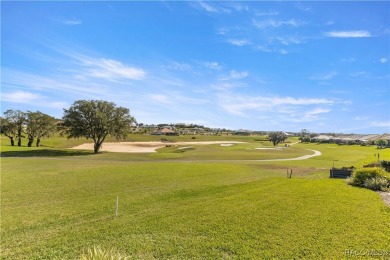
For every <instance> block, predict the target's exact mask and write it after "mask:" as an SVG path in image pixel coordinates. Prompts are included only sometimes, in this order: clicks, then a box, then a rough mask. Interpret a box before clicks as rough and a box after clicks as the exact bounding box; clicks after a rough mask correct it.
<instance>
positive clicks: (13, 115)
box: [4, 109, 26, 146]
mask: <svg viewBox="0 0 390 260" xmlns="http://www.w3.org/2000/svg"><path fill="white" fill-rule="evenodd" d="M4 117H5V119H6V120H7V121H8V122H9V123H10V124H11V125H14V126H16V138H17V139H18V146H22V137H24V136H23V135H22V134H23V126H24V123H25V121H26V113H24V112H22V111H20V110H12V109H9V110H7V111H5V112H4Z"/></svg>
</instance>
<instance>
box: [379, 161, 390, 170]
mask: <svg viewBox="0 0 390 260" xmlns="http://www.w3.org/2000/svg"><path fill="white" fill-rule="evenodd" d="M381 167H382V168H383V169H385V171H387V172H390V161H381Z"/></svg>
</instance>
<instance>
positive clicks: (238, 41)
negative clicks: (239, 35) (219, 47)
mask: <svg viewBox="0 0 390 260" xmlns="http://www.w3.org/2000/svg"><path fill="white" fill-rule="evenodd" d="M228 43H230V44H232V45H235V46H240V47H241V46H245V45H250V44H252V43H251V41H249V40H247V39H229V40H228Z"/></svg>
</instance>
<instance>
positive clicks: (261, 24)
mask: <svg viewBox="0 0 390 260" xmlns="http://www.w3.org/2000/svg"><path fill="white" fill-rule="evenodd" d="M252 23H253V24H254V25H255V26H256V27H257V28H259V29H264V28H267V27H273V28H277V27H280V26H284V25H287V26H292V27H298V26H301V25H304V24H306V23H305V22H302V21H299V20H296V19H290V20H275V19H268V20H261V21H259V20H256V19H252Z"/></svg>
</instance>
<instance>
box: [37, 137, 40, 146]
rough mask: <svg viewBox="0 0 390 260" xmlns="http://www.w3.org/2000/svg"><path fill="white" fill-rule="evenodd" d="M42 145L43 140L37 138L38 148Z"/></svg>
mask: <svg viewBox="0 0 390 260" xmlns="http://www.w3.org/2000/svg"><path fill="white" fill-rule="evenodd" d="M40 143H41V138H37V147H39V144H40Z"/></svg>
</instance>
